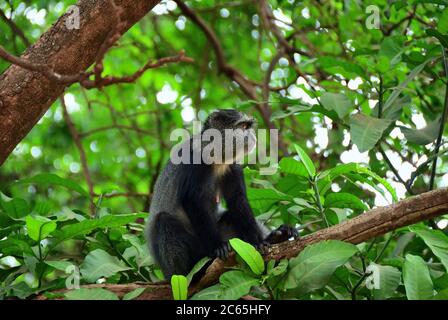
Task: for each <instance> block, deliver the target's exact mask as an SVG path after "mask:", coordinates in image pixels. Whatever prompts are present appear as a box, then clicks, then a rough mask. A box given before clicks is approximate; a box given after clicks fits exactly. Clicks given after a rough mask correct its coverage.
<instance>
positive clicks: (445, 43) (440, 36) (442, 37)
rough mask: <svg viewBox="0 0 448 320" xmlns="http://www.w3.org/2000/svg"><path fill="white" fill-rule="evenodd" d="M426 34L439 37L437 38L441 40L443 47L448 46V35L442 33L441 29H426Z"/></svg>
mask: <svg viewBox="0 0 448 320" xmlns="http://www.w3.org/2000/svg"><path fill="white" fill-rule="evenodd" d="M426 34H427V35H428V36H431V37H435V38H437V40H439V41H440V44H441V45H442V46H443V47H445V48H448V35H446V34H442V33H440V32H439V31H437V30H435V29H428V30H426Z"/></svg>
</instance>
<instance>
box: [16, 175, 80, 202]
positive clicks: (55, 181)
mask: <svg viewBox="0 0 448 320" xmlns="http://www.w3.org/2000/svg"><path fill="white" fill-rule="evenodd" d="M16 183H18V184H38V185H41V186H44V187H47V186H49V185H53V186H61V187H65V188H67V189H69V190H72V191H76V192H78V193H79V194H82V195H83V196H86V197H89V193H88V192H87V191H86V190H84V189H83V188H81V186H80V185H79V184H77V183H76V182H75V181H73V180H70V179H66V178H61V177H60V176H58V175H56V174H53V173H41V174H38V175H35V176H34V177H32V178H26V179H22V180H19V181H17V182H16Z"/></svg>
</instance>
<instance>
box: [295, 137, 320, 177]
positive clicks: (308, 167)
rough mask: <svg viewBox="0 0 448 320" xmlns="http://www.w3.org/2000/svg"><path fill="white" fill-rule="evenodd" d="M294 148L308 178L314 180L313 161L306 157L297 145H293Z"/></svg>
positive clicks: (314, 169)
mask: <svg viewBox="0 0 448 320" xmlns="http://www.w3.org/2000/svg"><path fill="white" fill-rule="evenodd" d="M294 148H295V149H296V152H297V154H298V155H299V158H300V161H302V163H303V165H304V166H305V169H306V171H307V172H308V176H309V177H310V178H314V176H315V175H316V168H315V167H314V164H313V161H312V160H311V159H310V157H308V155H307V154H306V152H305V151H304V150H303V149H302V148H301V147H300V146H298V145H297V144H294Z"/></svg>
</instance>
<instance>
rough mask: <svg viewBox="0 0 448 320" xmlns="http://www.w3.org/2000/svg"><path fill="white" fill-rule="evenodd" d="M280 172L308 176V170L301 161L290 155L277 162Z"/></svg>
mask: <svg viewBox="0 0 448 320" xmlns="http://www.w3.org/2000/svg"><path fill="white" fill-rule="evenodd" d="M279 166H280V170H281V172H284V173H287V174H294V175H296V176H301V177H305V178H308V172H307V170H306V168H305V165H304V164H303V163H302V162H299V161H297V160H296V159H294V158H291V157H284V158H282V159H281V160H280V162H279Z"/></svg>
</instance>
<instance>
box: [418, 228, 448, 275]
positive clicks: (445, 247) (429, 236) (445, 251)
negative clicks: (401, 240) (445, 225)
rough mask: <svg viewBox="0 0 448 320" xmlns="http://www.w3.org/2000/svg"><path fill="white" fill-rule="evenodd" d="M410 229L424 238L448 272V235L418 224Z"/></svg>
mask: <svg viewBox="0 0 448 320" xmlns="http://www.w3.org/2000/svg"><path fill="white" fill-rule="evenodd" d="M409 229H410V230H411V231H412V232H415V233H416V234H417V235H418V236H419V237H420V238H422V240H423V241H424V242H425V243H426V245H427V246H428V247H429V248H430V249H431V251H432V253H434V255H435V256H436V257H437V258H439V259H440V262H442V264H443V265H444V267H445V269H446V270H447V272H448V236H447V235H446V234H444V233H443V232H442V231H440V230H430V229H427V228H422V227H417V226H415V227H410V228H409Z"/></svg>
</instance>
